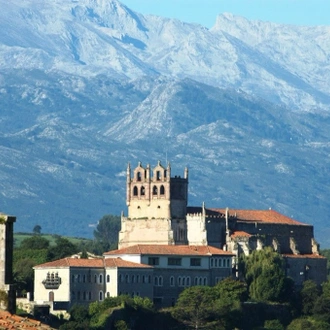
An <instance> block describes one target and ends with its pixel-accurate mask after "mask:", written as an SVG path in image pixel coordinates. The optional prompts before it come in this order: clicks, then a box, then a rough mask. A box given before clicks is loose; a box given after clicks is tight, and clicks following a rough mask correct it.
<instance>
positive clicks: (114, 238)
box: [94, 214, 120, 252]
mask: <svg viewBox="0 0 330 330" xmlns="http://www.w3.org/2000/svg"><path fill="white" fill-rule="evenodd" d="M119 231H120V216H117V215H111V214H107V215H104V216H103V217H102V219H100V220H99V222H98V224H97V227H96V229H95V230H94V237H95V239H96V240H97V241H98V242H99V243H100V244H101V246H102V249H103V251H102V252H105V251H108V250H110V249H116V248H117V246H118V233H119Z"/></svg>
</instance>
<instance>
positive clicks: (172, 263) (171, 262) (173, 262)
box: [167, 258, 181, 266]
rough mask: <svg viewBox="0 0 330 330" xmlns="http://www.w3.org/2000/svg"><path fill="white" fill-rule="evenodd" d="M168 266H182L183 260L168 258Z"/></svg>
mask: <svg viewBox="0 0 330 330" xmlns="http://www.w3.org/2000/svg"><path fill="white" fill-rule="evenodd" d="M167 265H168V266H181V258H168V259H167Z"/></svg>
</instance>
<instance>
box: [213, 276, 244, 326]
mask: <svg viewBox="0 0 330 330" xmlns="http://www.w3.org/2000/svg"><path fill="white" fill-rule="evenodd" d="M214 291H215V293H216V295H217V297H216V301H215V307H216V312H217V317H218V318H219V319H222V323H223V324H224V325H225V328H226V329H234V328H236V327H237V328H240V327H241V320H242V316H243V315H242V302H243V301H245V300H246V299H247V298H248V293H247V286H246V284H245V283H243V282H241V281H238V280H235V279H233V278H231V277H228V278H226V279H224V280H222V281H220V282H219V283H218V284H217V285H216V286H215V287H214Z"/></svg>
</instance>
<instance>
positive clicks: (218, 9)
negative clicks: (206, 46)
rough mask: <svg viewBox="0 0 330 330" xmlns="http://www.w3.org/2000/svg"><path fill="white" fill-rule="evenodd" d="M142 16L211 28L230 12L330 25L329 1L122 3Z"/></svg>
mask: <svg viewBox="0 0 330 330" xmlns="http://www.w3.org/2000/svg"><path fill="white" fill-rule="evenodd" d="M120 1H121V2H122V3H124V4H125V5H126V6H127V7H129V8H130V9H133V10H135V11H137V12H139V13H142V14H154V15H159V16H164V17H172V18H178V19H180V20H182V21H185V22H194V23H199V24H202V25H204V26H206V27H208V28H210V27H212V26H213V25H214V23H215V19H216V16H217V15H218V14H220V13H224V12H229V13H233V14H235V15H239V16H243V17H245V18H248V19H258V20H262V21H270V22H275V23H287V24H296V25H329V26H330V0H120Z"/></svg>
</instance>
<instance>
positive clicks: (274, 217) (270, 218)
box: [206, 209, 308, 226]
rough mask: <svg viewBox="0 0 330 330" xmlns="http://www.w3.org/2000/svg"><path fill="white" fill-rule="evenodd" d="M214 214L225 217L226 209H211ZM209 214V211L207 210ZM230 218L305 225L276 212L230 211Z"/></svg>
mask: <svg viewBox="0 0 330 330" xmlns="http://www.w3.org/2000/svg"><path fill="white" fill-rule="evenodd" d="M209 210H210V211H212V212H218V213H219V214H221V215H222V216H225V214H226V209H209ZM206 212H207V210H206ZM229 216H234V217H236V218H237V220H238V221H251V222H263V223H269V224H272V223H273V224H285V225H303V226H308V225H306V224H304V223H302V222H299V221H296V220H294V219H291V218H290V217H287V216H285V215H283V214H281V213H279V212H277V211H274V210H238V209H229Z"/></svg>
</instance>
